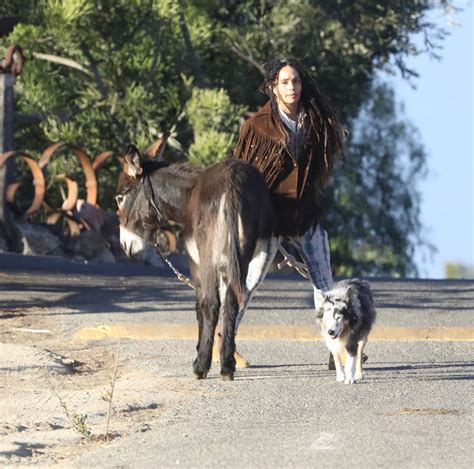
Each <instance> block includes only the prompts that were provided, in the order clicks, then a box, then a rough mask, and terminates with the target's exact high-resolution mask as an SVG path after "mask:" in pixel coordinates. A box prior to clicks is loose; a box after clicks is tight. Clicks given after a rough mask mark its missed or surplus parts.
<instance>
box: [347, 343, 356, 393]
mask: <svg viewBox="0 0 474 469" xmlns="http://www.w3.org/2000/svg"><path fill="white" fill-rule="evenodd" d="M357 350H358V344H357V343H351V342H349V344H347V345H346V352H347V353H346V364H345V366H344V371H345V374H346V379H345V381H344V383H345V384H354V377H355V370H356V357H357Z"/></svg>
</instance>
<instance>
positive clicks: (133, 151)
mask: <svg viewBox="0 0 474 469" xmlns="http://www.w3.org/2000/svg"><path fill="white" fill-rule="evenodd" d="M123 171H124V173H125V174H127V175H128V176H130V177H132V178H134V179H137V177H138V176H140V174H142V173H143V168H142V163H141V155H140V151H139V150H138V148H137V147H136V146H135V145H129V146H128V147H127V151H126V152H125V158H124V161H123Z"/></svg>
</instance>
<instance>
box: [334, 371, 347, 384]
mask: <svg viewBox="0 0 474 469" xmlns="http://www.w3.org/2000/svg"><path fill="white" fill-rule="evenodd" d="M345 379H346V377H345V376H344V373H337V374H336V381H337V382H339V383H343V382H344V380H345Z"/></svg>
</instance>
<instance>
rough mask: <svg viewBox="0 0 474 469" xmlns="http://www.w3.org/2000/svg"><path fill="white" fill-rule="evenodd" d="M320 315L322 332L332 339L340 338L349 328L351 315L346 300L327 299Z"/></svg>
mask: <svg viewBox="0 0 474 469" xmlns="http://www.w3.org/2000/svg"><path fill="white" fill-rule="evenodd" d="M319 314H320V319H321V328H322V331H323V332H324V333H325V334H327V335H328V336H329V337H331V338H332V339H336V338H337V337H339V336H340V335H341V334H342V332H343V331H344V330H345V329H346V328H347V327H348V326H349V323H350V313H349V308H348V305H347V304H346V302H345V301H344V300H338V299H334V298H330V297H326V299H325V301H324V303H323V304H322V305H321V309H320V313H319Z"/></svg>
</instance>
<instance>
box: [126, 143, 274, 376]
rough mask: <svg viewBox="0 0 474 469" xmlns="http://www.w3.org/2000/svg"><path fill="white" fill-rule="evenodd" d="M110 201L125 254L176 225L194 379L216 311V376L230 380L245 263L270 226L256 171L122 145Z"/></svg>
mask: <svg viewBox="0 0 474 469" xmlns="http://www.w3.org/2000/svg"><path fill="white" fill-rule="evenodd" d="M160 149H161V150H162V147H159V148H158V149H157V152H158V153H159V152H160ZM117 204H118V207H119V218H120V231H121V233H120V238H121V243H122V246H123V247H124V251H125V252H126V253H127V254H129V255H133V253H134V252H136V251H137V250H140V249H142V248H143V247H144V245H145V243H148V244H151V245H154V244H155V236H156V233H157V230H158V229H161V228H163V227H165V226H166V225H169V224H170V222H173V223H177V224H179V225H181V226H182V227H183V241H184V244H185V246H186V251H187V256H188V260H189V267H190V271H191V275H192V279H193V283H194V285H195V288H196V315H197V320H198V326H199V336H198V343H197V357H196V359H195V360H194V363H193V371H194V374H195V376H196V377H197V378H198V379H202V378H205V377H206V376H207V373H208V371H209V369H210V367H211V361H212V346H213V342H214V334H215V329H216V326H217V322H218V319H219V313H220V311H221V310H222V346H221V351H220V364H221V377H222V379H225V380H232V379H233V378H234V372H235V358H234V352H235V331H236V322H237V317H238V312H239V310H241V309H242V308H243V305H244V303H245V301H246V300H247V297H246V295H247V292H246V288H245V279H246V276H247V272H248V266H249V263H250V262H251V261H252V259H253V258H255V257H257V256H258V254H259V253H260V249H261V246H264V245H265V244H266V240H267V239H268V238H269V237H270V236H271V234H272V230H273V211H272V205H271V202H270V195H269V192H268V189H267V186H266V184H265V181H264V179H263V176H262V175H261V173H260V172H259V171H258V170H256V169H255V168H253V167H252V166H250V165H249V164H247V163H244V162H241V161H238V160H227V161H224V162H221V163H217V164H215V165H213V166H210V167H209V168H205V169H202V168H197V167H195V166H194V165H192V164H190V163H175V164H167V163H165V162H163V161H162V160H159V159H154V158H153V159H149V158H144V157H142V155H141V154H140V153H139V151H138V150H137V149H136V148H135V147H133V146H130V147H129V149H128V151H127V154H126V155H125V159H124V163H123V172H122V174H121V175H120V178H119V183H118V187H117Z"/></svg>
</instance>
